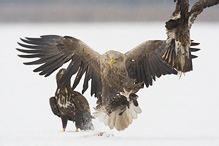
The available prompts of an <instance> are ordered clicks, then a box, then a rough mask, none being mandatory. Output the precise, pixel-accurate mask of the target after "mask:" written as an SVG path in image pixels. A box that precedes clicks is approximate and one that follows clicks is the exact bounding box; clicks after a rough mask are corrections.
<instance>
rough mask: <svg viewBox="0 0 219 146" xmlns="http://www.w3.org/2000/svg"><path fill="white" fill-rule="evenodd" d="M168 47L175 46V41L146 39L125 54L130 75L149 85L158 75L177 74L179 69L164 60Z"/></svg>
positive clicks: (137, 81)
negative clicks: (163, 56) (173, 67)
mask: <svg viewBox="0 0 219 146" xmlns="http://www.w3.org/2000/svg"><path fill="white" fill-rule="evenodd" d="M168 47H174V41H173V42H170V43H168V44H167V43H166V41H160V40H155V41H146V42H144V43H142V44H140V45H139V46H137V47H136V48H134V49H132V50H130V51H129V52H127V53H126V54H125V55H126V57H127V60H126V68H127V71H128V73H129V77H130V78H132V79H136V83H140V82H144V83H145V85H146V86H147V87H148V86H149V85H152V83H153V80H154V81H155V80H156V77H158V78H159V77H160V76H161V75H166V74H177V71H176V70H174V69H172V68H171V67H170V66H169V65H167V64H166V63H164V62H163V59H162V55H163V54H164V52H165V51H166V50H167V48H168Z"/></svg>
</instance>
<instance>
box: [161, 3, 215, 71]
mask: <svg viewBox="0 0 219 146" xmlns="http://www.w3.org/2000/svg"><path fill="white" fill-rule="evenodd" d="M174 1H175V2H176V1H177V3H176V8H175V11H174V12H173V14H172V18H171V19H170V20H169V21H167V22H166V29H167V35H168V39H170V40H172V39H175V47H170V48H169V49H168V50H167V51H166V52H165V53H164V55H163V58H164V60H165V62H166V63H168V64H169V65H170V66H171V67H172V68H175V69H177V70H178V71H181V72H188V71H191V70H192V69H193V67H192V58H196V57H197V56H194V55H191V51H198V50H199V49H196V48H193V49H190V46H194V45H198V44H197V43H192V41H191V39H190V29H191V26H192V24H193V23H194V21H195V19H196V17H197V16H198V15H199V14H200V13H201V12H202V11H203V10H204V9H205V8H207V7H211V6H214V5H217V4H218V3H219V0H199V1H198V2H196V3H195V4H194V5H193V7H192V8H191V10H190V11H189V0H174Z"/></svg>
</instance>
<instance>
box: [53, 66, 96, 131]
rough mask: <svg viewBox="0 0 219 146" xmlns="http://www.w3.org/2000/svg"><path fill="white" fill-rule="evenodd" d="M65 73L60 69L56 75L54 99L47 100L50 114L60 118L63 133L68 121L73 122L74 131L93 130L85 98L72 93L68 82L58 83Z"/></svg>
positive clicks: (74, 92)
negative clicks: (50, 110)
mask: <svg viewBox="0 0 219 146" xmlns="http://www.w3.org/2000/svg"><path fill="white" fill-rule="evenodd" d="M65 72H66V70H65V69H61V70H60V71H59V72H58V73H57V74H56V82H57V90H56V93H55V97H51V98H50V99H49V103H50V107H51V109H52V112H53V113H54V114H55V115H57V116H58V117H61V120H62V126H63V131H65V128H66V126H67V122H68V120H70V121H73V122H75V127H76V131H78V129H81V130H93V129H94V127H93V124H92V116H91V114H90V107H89V104H88V102H87V100H86V98H85V97H84V96H83V95H81V94H80V93H78V92H76V91H73V90H72V88H71V86H70V82H66V83H65V84H61V83H60V80H61V78H62V76H63V74H64V73H65Z"/></svg>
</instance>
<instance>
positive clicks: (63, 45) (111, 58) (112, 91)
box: [17, 0, 206, 131]
mask: <svg viewBox="0 0 219 146" xmlns="http://www.w3.org/2000/svg"><path fill="white" fill-rule="evenodd" d="M200 1H201V0H200ZM179 2H180V1H178V2H177V7H176V10H175V11H177V9H179V8H178V7H179ZM181 5H185V3H182V2H181V3H180V7H182V6H181ZM205 6H206V5H203V6H202V7H205ZM199 7H201V6H199ZM182 13H183V12H181V14H182ZM166 26H167V25H166ZM177 26H178V27H177V28H179V27H183V26H182V25H181V24H177ZM169 30H170V29H169ZM168 36H169V35H168ZM21 40H22V41H23V43H18V44H19V45H20V46H22V47H24V48H26V49H17V50H18V51H20V52H23V53H26V54H24V55H19V56H20V57H22V58H38V59H37V60H34V61H31V62H26V63H24V64H26V65H40V66H39V67H38V68H36V69H34V72H40V73H39V74H40V75H43V76H46V77H47V76H49V75H50V74H51V73H53V72H54V71H55V70H57V69H58V68H60V67H61V66H62V65H63V64H65V63H66V62H70V63H69V65H68V67H67V71H66V72H65V73H64V74H63V77H62V79H61V81H60V83H61V84H65V83H66V82H68V81H69V80H70V79H71V77H72V76H73V75H75V74H76V76H75V79H74V83H73V85H72V88H73V89H75V88H76V86H77V85H78V83H79V82H80V81H81V78H82V76H83V75H85V76H84V83H83V90H82V93H84V92H85V91H86V90H87V89H88V83H89V81H91V96H92V95H94V96H95V97H97V107H96V112H95V116H97V117H99V119H100V121H102V122H104V124H105V125H106V126H109V127H110V129H113V128H116V129H117V130H118V131H121V130H124V129H126V128H127V127H128V126H129V125H130V124H131V123H132V121H133V119H136V118H137V116H138V114H140V113H141V108H140V107H139V103H138V101H137V98H138V96H137V94H136V93H137V92H138V91H139V90H140V89H141V88H143V87H144V86H146V87H149V86H151V85H152V84H153V81H155V80H156V78H159V77H161V76H162V75H168V74H174V75H176V74H177V73H178V72H177V70H180V68H178V67H177V66H175V65H174V64H175V63H172V62H171V61H169V58H171V59H172V53H169V52H170V50H175V48H176V47H177V45H176V41H177V40H176V38H175V37H168V39H167V40H149V41H146V42H143V43H141V44H140V45H138V46H137V47H135V48H133V49H132V50H130V51H127V52H126V53H125V54H123V53H120V52H118V51H113V50H110V51H107V52H106V53H104V54H102V55H101V54H99V53H98V52H96V51H94V50H93V49H92V48H90V47H89V46H88V45H86V44H85V43H84V42H83V41H81V40H79V39H77V38H74V37H70V36H64V37H62V36H58V35H44V36H41V37H40V38H28V37H27V38H25V39H21ZM189 43H190V45H189V47H188V51H189V52H192V51H197V49H193V48H190V46H194V45H197V43H194V42H192V41H190V42H189ZM176 57H177V56H176ZM176 57H175V58H176ZM175 58H174V59H175ZM193 58H194V57H190V59H193ZM167 60H168V61H167ZM165 61H166V62H167V63H166V62H165ZM181 69H182V68H181ZM181 71H183V70H181Z"/></svg>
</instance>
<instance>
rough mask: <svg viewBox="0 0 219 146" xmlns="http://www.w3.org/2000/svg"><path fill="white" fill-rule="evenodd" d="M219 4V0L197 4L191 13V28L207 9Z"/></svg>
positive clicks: (200, 0) (208, 0) (203, 1)
mask: <svg viewBox="0 0 219 146" xmlns="http://www.w3.org/2000/svg"><path fill="white" fill-rule="evenodd" d="M217 4H219V0H199V1H198V2H196V3H195V4H194V5H193V6H192V8H191V10H190V12H189V15H190V18H189V19H190V23H189V24H190V25H189V27H191V25H192V24H193V23H194V21H195V19H196V18H197V16H198V15H199V14H200V13H201V12H202V11H203V10H204V9H205V8H207V7H212V6H214V5H217Z"/></svg>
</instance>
